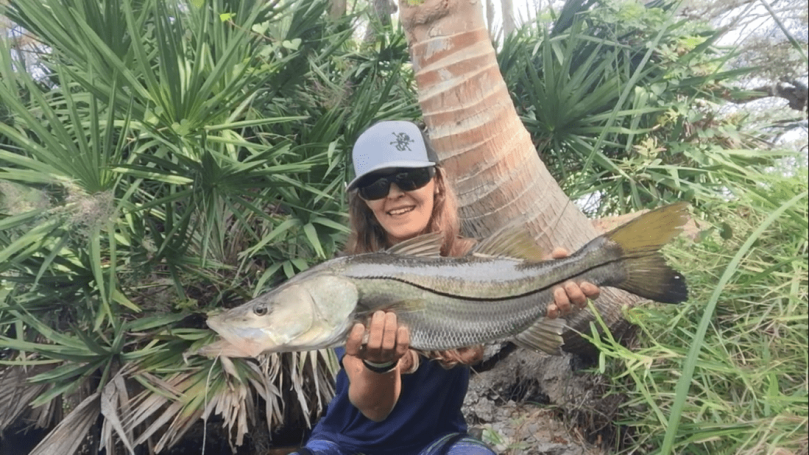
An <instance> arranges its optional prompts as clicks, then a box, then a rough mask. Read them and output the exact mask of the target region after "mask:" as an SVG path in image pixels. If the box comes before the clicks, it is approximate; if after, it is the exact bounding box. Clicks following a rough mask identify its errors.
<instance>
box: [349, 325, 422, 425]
mask: <svg viewBox="0 0 809 455" xmlns="http://www.w3.org/2000/svg"><path fill="white" fill-rule="evenodd" d="M365 331H366V328H365V326H364V325H362V324H359V323H358V324H355V325H354V327H353V328H352V329H351V333H349V335H348V340H347V341H346V355H345V356H344V357H343V368H344V369H345V370H346V374H347V375H348V380H349V386H348V399H349V400H350V401H351V404H353V405H354V406H355V407H356V408H357V409H359V411H360V412H362V414H363V415H364V416H365V417H367V418H369V419H371V420H373V421H375V422H381V421H382V420H385V418H386V417H387V416H388V414H390V412H391V411H392V410H393V407H394V406H395V405H396V402H397V401H398V400H399V394H400V393H401V389H402V381H401V376H400V375H401V372H400V368H399V359H401V358H402V356H404V355H405V354H406V353H407V352H408V350H409V348H410V332H409V331H408V330H407V327H404V326H399V324H398V322H397V320H396V314H395V313H390V312H388V313H386V312H383V311H377V312H376V313H374V315H373V316H372V317H371V321H370V322H369V324H368V343H367V344H366V345H364V346H363V344H362V340H363V337H364V336H365ZM363 360H364V361H366V362H371V367H370V368H369V367H368V366H366V364H365V363H363ZM385 365H390V369H389V370H388V371H384V372H376V371H372V368H376V369H380V368H381V369H385V368H386V367H385Z"/></svg>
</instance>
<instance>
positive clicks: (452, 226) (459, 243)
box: [343, 165, 483, 372]
mask: <svg viewBox="0 0 809 455" xmlns="http://www.w3.org/2000/svg"><path fill="white" fill-rule="evenodd" d="M433 178H434V179H435V187H436V194H435V200H434V202H433V212H432V215H431V216H430V221H429V223H427V227H426V228H425V229H424V232H421V233H420V234H427V233H431V232H441V233H443V234H444V243H443V245H442V246H441V255H442V256H451V257H458V256H463V255H464V254H466V253H467V252H468V251H469V250H470V249H471V248H472V246H473V245H474V244H475V241H474V240H473V239H468V238H463V237H461V236H460V220H459V219H458V200H457V198H456V197H455V191H454V190H453V188H452V185H450V184H449V182H448V180H447V174H446V171H445V170H444V169H443V168H442V167H441V166H440V165H436V166H435V177H433ZM348 198H349V199H348V207H349V208H348V218H349V225H350V227H351V234H350V236H349V238H348V243H347V244H346V247H345V249H344V250H343V251H344V253H346V254H360V253H373V252H376V251H380V250H383V249H385V248H388V247H390V246H392V245H390V244H388V236H387V234H386V232H385V229H383V228H382V226H381V225H380V224H379V222H378V221H377V220H376V217H375V216H374V213H373V212H372V211H371V209H370V208H369V207H368V204H366V203H365V201H363V200H362V198H360V197H359V196H358V195H357V192H356V191H352V192H351V193H349V195H348ZM422 354H424V355H425V356H426V357H427V358H429V359H433V360H437V361H438V362H440V363H441V365H442V366H443V367H445V368H452V367H453V366H455V365H458V364H465V365H472V364H474V363H477V362H478V361H480V359H481V358H482V357H483V347H482V346H474V347H469V348H461V349H453V350H449V351H429V352H422ZM407 357H408V359H407V360H408V361H409V362H411V363H409V368H405V370H409V372H413V371H415V370H416V369H417V368H418V356H416V355H413V353H412V352H411V355H410V356H407Z"/></svg>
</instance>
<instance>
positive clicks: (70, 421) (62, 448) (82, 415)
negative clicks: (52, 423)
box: [29, 392, 101, 455]
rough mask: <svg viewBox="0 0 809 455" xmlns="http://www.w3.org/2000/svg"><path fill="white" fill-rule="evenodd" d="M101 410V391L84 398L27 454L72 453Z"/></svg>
mask: <svg viewBox="0 0 809 455" xmlns="http://www.w3.org/2000/svg"><path fill="white" fill-rule="evenodd" d="M100 412H101V392H96V393H93V394H92V395H90V396H88V397H87V398H85V399H84V401H82V402H81V403H80V404H79V405H78V406H76V408H75V409H73V411H72V412H71V413H70V414H68V415H67V416H66V417H65V418H64V419H62V421H61V422H59V425H57V426H56V428H54V429H53V430H52V431H51V432H50V433H48V435H47V436H45V439H43V440H42V441H41V442H40V443H39V444H37V446H36V447H34V450H32V451H31V453H30V454H29V455H53V454H55V453H59V454H63V455H73V453H75V452H76V450H77V449H78V448H79V447H80V446H81V444H82V442H84V440H85V438H86V437H87V432H88V431H89V430H90V427H92V426H93V423H95V422H96V420H98V415H99V413H100Z"/></svg>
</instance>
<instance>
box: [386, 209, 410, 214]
mask: <svg viewBox="0 0 809 455" xmlns="http://www.w3.org/2000/svg"><path fill="white" fill-rule="evenodd" d="M411 210H413V207H406V208H403V209H396V210H391V211H390V212H388V214H389V215H401V214H403V213H407V212H409V211H411Z"/></svg>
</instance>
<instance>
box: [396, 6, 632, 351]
mask: <svg viewBox="0 0 809 455" xmlns="http://www.w3.org/2000/svg"><path fill="white" fill-rule="evenodd" d="M479 1H482V0H479ZM479 1H475V0H425V1H423V2H417V1H414V0H401V1H400V6H399V11H400V13H399V17H400V19H401V21H402V25H403V27H404V29H405V33H406V35H407V39H408V43H409V46H410V56H411V61H412V64H413V69H414V71H415V74H416V81H417V84H418V99H419V104H420V105H421V109H422V112H423V115H424V121H425V123H426V125H427V129H428V132H429V136H430V139H431V142H432V144H433V146H434V147H435V149H436V153H437V154H438V157H439V159H440V160H441V162H442V164H443V165H444V166H445V167H446V168H447V170H448V173H449V174H450V176H451V177H452V179H453V180H454V182H455V188H456V190H457V192H458V197H459V209H460V214H461V219H462V223H463V230H464V234H465V235H469V236H472V237H478V238H480V237H485V236H487V235H489V234H491V233H492V232H494V231H495V230H496V229H497V228H499V227H501V226H503V225H505V224H508V223H510V222H512V221H514V220H519V219H523V220H525V223H526V226H527V229H528V230H529V231H530V232H531V233H532V234H533V235H534V237H535V238H536V239H537V241H538V243H539V245H540V246H541V247H543V248H544V249H545V250H546V251H551V250H552V249H553V248H554V247H556V246H561V247H565V248H567V249H569V250H571V251H575V250H576V249H578V248H579V247H581V246H582V245H584V244H585V243H586V242H587V241H588V240H590V239H592V238H594V237H596V236H597V235H598V234H597V232H596V230H595V229H594V228H593V226H592V224H591V222H590V221H589V220H588V219H587V218H586V217H585V216H584V215H583V214H582V213H581V212H580V211H579V210H578V209H577V208H576V206H575V205H574V204H573V203H572V202H571V201H570V199H568V197H567V196H566V195H565V194H564V192H562V189H561V188H560V187H559V185H558V184H557V182H556V181H555V180H554V179H553V177H552V176H551V175H550V173H549V172H548V170H547V168H546V167H545V166H544V164H542V162H541V161H540V159H539V156H538V154H537V151H536V149H535V147H534V144H533V143H532V141H531V137H530V135H529V133H528V131H527V130H526V129H525V127H524V126H523V124H522V122H521V121H520V118H519V117H518V116H517V112H516V110H515V108H514V105H513V103H512V101H511V98H510V96H509V93H508V90H507V88H506V84H505V81H504V80H503V77H502V75H501V74H500V70H499V68H498V66H497V61H496V58H495V52H494V48H493V47H492V44H491V41H490V40H489V36H488V32H487V30H486V25H485V22H484V20H483V14H482V11H481V3H479ZM411 3H413V4H411ZM637 300H638V299H637V298H635V297H634V296H631V295H629V294H627V293H624V292H621V291H617V290H613V289H605V290H604V291H603V292H602V294H601V298H599V299H598V301H597V304H598V306H599V309H600V311H601V313H602V316H603V317H604V318H605V320H606V322H607V323H608V324H609V325H610V326H611V327H612V328H614V329H615V330H616V331H618V332H620V331H621V330H623V329H624V328H625V327H626V325H625V323H624V322H623V317H622V312H621V306H622V305H624V304H632V303H634V302H636V301H637ZM593 319H594V318H593V316H592V314H590V313H589V311H586V310H585V311H582V312H580V313H578V314H577V315H575V316H572V317H568V324H569V325H570V326H571V327H572V328H573V329H575V330H574V331H569V332H568V333H566V335H565V339H566V341H565V344H566V346H565V348H566V349H567V350H570V351H571V352H580V351H582V350H587V351H589V344H587V343H585V342H583V340H582V339H581V338H580V337H579V336H578V335H577V334H576V333H575V331H588V327H589V321H591V320H593Z"/></svg>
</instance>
